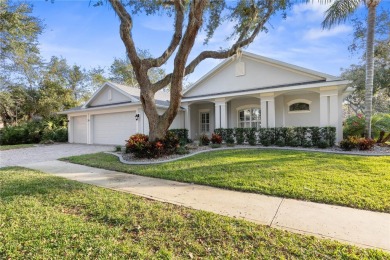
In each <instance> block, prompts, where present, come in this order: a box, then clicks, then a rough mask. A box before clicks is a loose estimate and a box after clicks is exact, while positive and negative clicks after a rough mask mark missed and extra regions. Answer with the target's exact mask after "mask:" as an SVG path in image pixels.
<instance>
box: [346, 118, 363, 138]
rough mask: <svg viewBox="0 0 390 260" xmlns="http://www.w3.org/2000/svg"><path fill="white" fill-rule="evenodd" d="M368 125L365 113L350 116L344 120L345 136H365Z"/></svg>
mask: <svg viewBox="0 0 390 260" xmlns="http://www.w3.org/2000/svg"><path fill="white" fill-rule="evenodd" d="M365 125H366V122H365V117H364V115H363V114H357V115H355V116H350V117H348V118H347V119H346V120H345V122H344V129H343V132H344V136H345V137H348V136H363V133H364V127H365Z"/></svg>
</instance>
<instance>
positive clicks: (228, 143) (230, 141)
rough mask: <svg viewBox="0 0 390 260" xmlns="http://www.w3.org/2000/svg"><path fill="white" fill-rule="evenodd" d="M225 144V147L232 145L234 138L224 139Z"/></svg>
mask: <svg viewBox="0 0 390 260" xmlns="http://www.w3.org/2000/svg"><path fill="white" fill-rule="evenodd" d="M226 144H227V145H231V144H234V138H233V137H232V136H231V137H228V138H227V139H226Z"/></svg>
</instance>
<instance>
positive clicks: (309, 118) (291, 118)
mask: <svg viewBox="0 0 390 260" xmlns="http://www.w3.org/2000/svg"><path fill="white" fill-rule="evenodd" d="M294 99H307V100H310V101H312V103H311V104H310V112H303V113H293V112H289V111H288V110H289V108H288V105H287V103H288V102H290V101H292V100H294ZM279 105H280V103H279ZM284 115H285V122H284V125H285V126H320V96H319V94H316V93H313V94H303V95H285V96H284ZM276 116H277V117H278V116H280V111H279V115H278V114H277V115H276ZM279 122H280V121H279Z"/></svg>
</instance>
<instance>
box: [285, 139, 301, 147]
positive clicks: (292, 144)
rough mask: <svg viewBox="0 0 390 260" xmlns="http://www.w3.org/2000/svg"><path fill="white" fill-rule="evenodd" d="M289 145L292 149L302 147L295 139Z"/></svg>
mask: <svg viewBox="0 0 390 260" xmlns="http://www.w3.org/2000/svg"><path fill="white" fill-rule="evenodd" d="M288 145H289V146H291V147H298V146H300V142H299V141H298V139H293V140H291V141H290V142H289V143H288Z"/></svg>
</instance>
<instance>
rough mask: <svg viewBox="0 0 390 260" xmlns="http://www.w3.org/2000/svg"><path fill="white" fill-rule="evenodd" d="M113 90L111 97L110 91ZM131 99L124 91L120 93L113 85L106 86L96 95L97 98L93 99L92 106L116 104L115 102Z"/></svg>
mask: <svg viewBox="0 0 390 260" xmlns="http://www.w3.org/2000/svg"><path fill="white" fill-rule="evenodd" d="M110 91H111V99H109V92H110ZM126 101H130V98H129V97H127V96H125V95H123V94H122V93H119V92H118V91H116V90H115V89H113V88H111V87H105V89H103V90H102V91H101V92H100V94H99V95H98V96H97V97H95V99H94V100H93V101H92V103H91V104H90V106H100V105H107V104H115V103H121V102H126Z"/></svg>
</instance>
